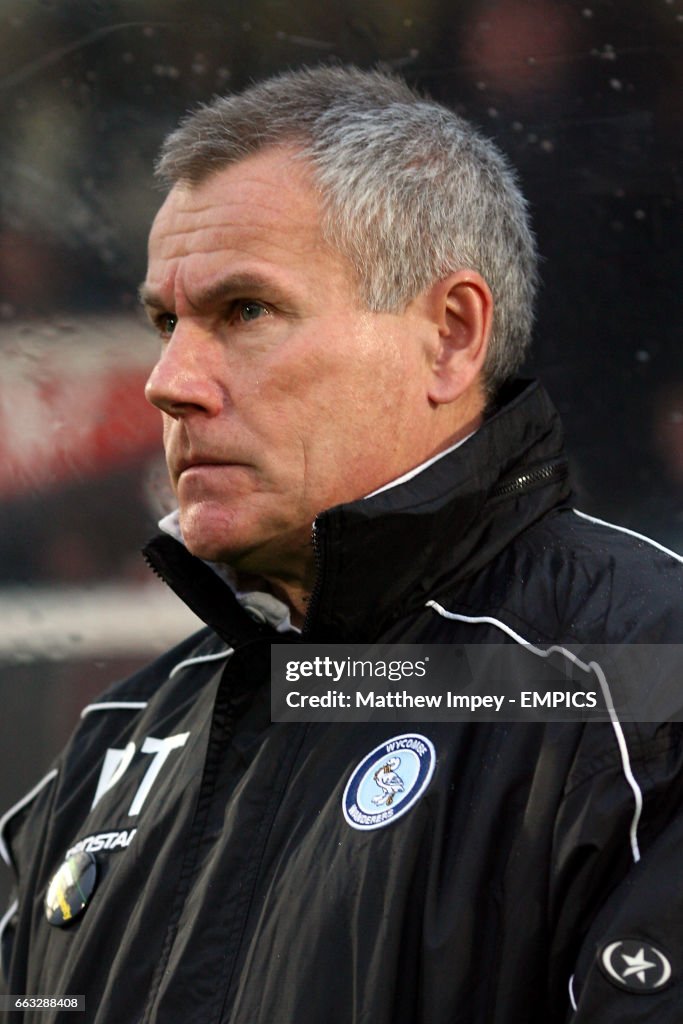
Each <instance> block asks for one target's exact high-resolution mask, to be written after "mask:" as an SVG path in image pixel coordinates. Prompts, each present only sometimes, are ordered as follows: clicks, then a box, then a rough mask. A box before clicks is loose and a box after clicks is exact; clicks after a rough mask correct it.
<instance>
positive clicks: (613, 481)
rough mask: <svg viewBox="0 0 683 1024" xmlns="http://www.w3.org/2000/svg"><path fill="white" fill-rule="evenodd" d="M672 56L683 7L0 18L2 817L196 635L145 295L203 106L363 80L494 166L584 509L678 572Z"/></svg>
mask: <svg viewBox="0 0 683 1024" xmlns="http://www.w3.org/2000/svg"><path fill="white" fill-rule="evenodd" d="M682 41H683V0H619V2H614V0H598V2H591V0H447V2H446V0H381V2H372V0H362V2H361V0H358V2H355V0H336V2H335V3H334V4H329V5H326V4H320V3H319V2H315V3H314V2H313V0H286V2H285V0H249V2H243V0H193V2H192V3H189V2H181V0H109V2H107V0H74V2H69V0H0V68H2V71H1V72H0V100H1V102H0V140H1V141H0V353H1V359H2V364H1V365H2V372H1V373H0V722H1V723H2V725H1V727H0V758H1V760H0V764H1V766H2V772H1V773H0V809H4V808H6V807H8V806H9V805H10V804H12V803H13V802H14V801H15V800H16V799H17V798H18V797H19V796H20V795H21V794H22V793H23V792H25V791H26V789H28V788H29V787H30V786H32V785H33V784H34V782H36V781H37V780H38V779H39V778H40V777H41V776H42V775H43V774H44V772H45V771H46V769H47V767H48V765H49V762H50V760H51V759H52V757H53V756H54V754H55V753H56V751H57V750H58V749H59V748H60V747H61V745H62V744H63V742H64V740H65V738H66V737H67V735H68V733H69V732H70V731H71V729H72V727H73V725H74V723H75V721H76V719H77V717H78V713H79V710H80V708H81V707H83V705H85V704H86V703H88V701H89V700H91V699H92V698H93V697H94V696H95V695H96V694H97V693H99V692H100V691H101V690H102V689H104V688H105V687H106V686H107V685H109V684H110V683H111V682H112V681H114V680H115V679H117V678H119V677H121V676H123V675H125V674H127V673H129V672H130V671H131V670H132V669H133V668H135V667H137V666H138V665H140V664H142V663H143V662H144V661H146V660H148V659H149V658H151V657H153V656H154V655H155V653H157V652H158V651H161V650H163V649H164V648H165V647H167V646H168V645H169V644H170V643H172V642H173V641H175V640H176V639H180V638H181V637H182V636H184V635H186V634H187V633H189V632H190V631H192V630H193V629H194V628H195V622H196V620H195V621H193V619H192V617H191V616H190V615H189V613H187V612H186V611H185V610H184V609H183V607H182V606H181V605H180V602H179V601H178V600H177V599H176V598H175V597H174V596H173V595H171V594H170V593H169V594H167V593H166V592H165V588H164V587H163V585H162V584H161V583H158V582H157V581H156V580H155V579H154V577H153V576H152V575H151V573H150V572H149V570H147V568H146V567H145V565H144V562H143V561H142V558H141V557H140V555H139V553H138V550H139V548H140V546H141V545H142V544H143V543H144V542H145V540H146V539H148V537H149V536H150V535H151V534H152V533H153V532H154V525H155V521H156V519H157V518H158V516H159V513H160V512H162V511H164V510H165V508H166V506H167V502H168V495H167V488H166V483H165V471H164V467H163V463H162V460H161V458H160V450H161V448H160V437H161V434H160V426H159V423H158V414H157V413H156V412H155V411H154V410H152V409H150V408H147V407H146V405H145V403H144V400H143V398H142V386H143V383H144V380H145V377H146V374H147V372H148V370H149V368H150V367H151V365H152V364H153V361H154V358H155V353H156V340H155V338H154V336H153V334H152V333H151V332H150V331H149V330H148V328H147V327H146V326H145V324H144V322H143V319H142V317H141V315H140V314H139V312H138V310H137V303H136V290H137V285H138V283H139V282H140V280H141V279H142V277H143V276H144V269H145V239H146V234H147V230H148V227H149V223H150V220H151V218H152V216H153V215H154V212H155V210H156V208H157V206H158V205H159V203H160V196H159V194H158V192H156V191H155V187H154V183H153V179H152V174H151V167H152V162H153V159H154V156H155V154H156V151H157V149H158V146H159V144H160V142H161V139H162V138H163V136H164V134H165V133H166V132H168V131H169V130H170V129H171V128H173V127H174V126H175V124H176V122H177V119H178V118H179V116H180V115H181V114H182V113H183V112H184V111H185V110H186V109H187V108H188V107H189V106H191V105H193V104H196V103H197V102H199V101H202V100H206V99H208V98H210V97H211V96H212V95H214V94H215V93H217V92H225V91H229V90H233V89H240V88H241V87H243V86H244V85H246V84H247V83H248V82H250V81H251V80H253V79H258V78H261V77H263V76H266V75H269V74H271V73H273V72H276V71H278V70H281V69H284V68H287V67H290V66H297V65H300V64H302V63H315V62H318V61H320V60H330V59H337V60H342V61H350V62H354V63H356V64H359V65H361V66H363V67H369V66H372V65H374V64H376V63H377V62H382V63H383V64H384V65H385V66H387V67H389V68H394V69H396V70H398V71H400V72H401V73H402V74H404V75H405V76H406V78H407V79H408V80H409V81H410V82H411V83H413V84H416V85H418V86H419V87H421V88H423V89H426V90H427V91H428V92H430V93H431V94H432V95H433V96H434V97H435V98H436V99H438V100H441V101H444V102H445V103H447V104H449V105H451V106H453V107H454V108H455V109H457V110H458V111H459V112H461V113H462V114H464V115H465V116H466V117H469V118H471V119H472V120H473V121H474V122H476V123H477V124H479V125H480V126H481V128H482V129H483V130H484V131H485V132H487V133H488V134H489V135H491V136H492V137H493V138H495V139H496V140H497V141H498V143H499V144H500V146H501V147H502V148H503V150H504V151H505V152H506V153H507V154H508V155H509V157H510V158H511V160H512V162H513V163H514V164H515V166H516V167H517V168H518V170H519V172H520V176H521V180H522V184H523V188H524V191H525V192H526V194H527V196H528V197H529V199H530V201H531V207H532V213H533V219H534V224H535V228H536V232H537V235H538V240H539V246H540V250H541V252H542V254H543V257H544V262H543V266H542V276H543V290H542V293H541V296H540V305H539V311H538V323H537V332H536V347H535V352H534V357H533V361H532V363H531V364H530V367H529V369H530V371H532V372H534V373H539V374H540V375H541V376H542V377H543V378H544V380H545V382H546V384H547V386H548V387H549V389H550V392H551V394H552V395H553V397H554V399H555V401H556V403H557V405H558V406H559V408H560V411H561V412H562V414H563V416H564V419H565V423H566V428H567V434H568V438H569V444H570V449H571V452H572V453H573V465H574V474H575V479H576V483H577V489H578V491H579V503H580V507H581V508H582V509H583V510H585V511H587V512H589V513H592V514H594V515H598V516H601V517H603V518H607V519H612V520H616V521H618V522H621V523H623V524H624V525H626V526H628V527H631V528H633V529H635V530H639V531H643V532H645V533H647V534H649V535H651V536H653V537H655V538H657V539H658V540H660V541H661V542H662V543H664V544H666V545H669V546H671V547H673V548H675V549H679V550H683V358H682V356H681V326H680V325H681V295H682V284H683V274H682V270H683V267H682V263H683V248H682V246H681V205H682V199H683V195H682V165H681V159H680V158H681V139H682V138H683V90H682V86H683V59H682V58H683V45H682ZM5 874H6V873H5V872H3V878H2V883H0V908H1V907H2V905H4V895H5V892H6V888H2V887H1V885H2V884H4V882H5V879H4V875H5Z"/></svg>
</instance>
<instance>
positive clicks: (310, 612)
mask: <svg viewBox="0 0 683 1024" xmlns="http://www.w3.org/2000/svg"><path fill="white" fill-rule="evenodd" d="M320 537H321V527H320V524H319V523H318V520H317V519H314V520H313V525H312V526H311V543H312V545H313V558H314V561H315V579H314V581H313V589H312V590H311V596H310V597H309V599H308V608H307V610H306V616H305V618H304V624H303V626H302V627H301V635H302V637H304V636H306V635H307V634H308V633H309V632H310V629H311V624H312V622H313V619H314V618H315V612H316V606H317V605H318V603H319V601H320V593H321V591H322V589H323V555H322V549H321V543H320Z"/></svg>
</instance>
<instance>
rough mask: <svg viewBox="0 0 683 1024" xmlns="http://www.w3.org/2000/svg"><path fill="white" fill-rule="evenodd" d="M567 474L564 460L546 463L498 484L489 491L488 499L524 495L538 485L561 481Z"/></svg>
mask: <svg viewBox="0 0 683 1024" xmlns="http://www.w3.org/2000/svg"><path fill="white" fill-rule="evenodd" d="M568 472H569V468H568V464H567V460H566V459H560V460H559V461H557V462H548V463H546V465H545V466H539V467H538V469H530V470H528V471H527V472H526V473H520V474H519V476H516V477H515V478H514V479H512V480H508V481H507V482H506V483H502V484H499V485H498V487H496V488H494V490H493V491H491V494H490V497H491V498H501V497H503V496H506V497H508V496H510V495H512V494H524V493H525V492H526V491H529V490H531V489H532V488H533V487H535V486H537V485H538V484H547V483H552V482H554V481H557V480H563V479H564V478H565V477H566V476H567V474H568Z"/></svg>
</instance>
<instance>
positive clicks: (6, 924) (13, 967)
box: [0, 767, 59, 992]
mask: <svg viewBox="0 0 683 1024" xmlns="http://www.w3.org/2000/svg"><path fill="white" fill-rule="evenodd" d="M58 774H59V770H58V768H56V767H53V768H51V770H50V771H49V772H48V773H47V774H46V775H45V776H43V778H42V779H41V780H40V781H39V782H38V783H37V784H36V785H35V786H34V787H33V788H32V789H31V790H30V791H29V792H28V793H26V794H25V795H24V796H23V797H22V798H21V799H20V800H18V801H17V803H15V804H14V806H13V807H10V809H9V810H8V811H6V812H5V814H3V816H2V818H0V856H1V857H2V860H3V861H4V863H5V865H6V866H7V868H8V869H10V870H11V871H12V873H13V875H14V888H13V890H12V893H11V896H10V901H9V906H8V907H7V909H6V911H5V912H4V914H3V915H2V918H0V952H1V954H2V974H3V977H4V979H5V982H6V983H8V984H9V983H11V984H13V985H15V986H16V984H17V982H18V981H19V979H20V978H21V966H20V961H21V960H22V959H25V957H22V955H21V951H19V950H17V953H19V956H18V957H14V954H15V940H16V937H17V931H18V928H19V922H20V918H21V916H22V914H21V911H22V906H23V903H24V902H25V899H29V900H30V898H31V895H30V893H31V879H30V875H31V874H32V872H33V871H34V870H35V867H34V865H35V862H36V861H37V860H39V856H38V855H39V853H40V851H41V850H42V849H43V847H44V844H45V836H46V832H47V829H48V827H49V820H50V814H51V808H52V803H53V798H54V794H55V790H56V785H55V782H56V779H57V777H58ZM25 894H26V895H25ZM27 916H28V915H24V917H25V918H26V917H27ZM13 959H14V960H15V963H13ZM17 968H18V969H17ZM13 991H16V992H20V991H23V989H21V988H16V987H14V989H13Z"/></svg>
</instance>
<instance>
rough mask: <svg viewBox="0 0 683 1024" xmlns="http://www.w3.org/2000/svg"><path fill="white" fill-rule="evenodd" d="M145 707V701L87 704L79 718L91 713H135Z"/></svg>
mask: <svg viewBox="0 0 683 1024" xmlns="http://www.w3.org/2000/svg"><path fill="white" fill-rule="evenodd" d="M146 707H147V701H146V700H105V701H101V702H100V703H99V704H87V705H86V706H85V707H84V708H83V710H82V711H81V718H85V716H86V715H89V714H90V712H91V711H115V710H119V711H121V710H125V711H137V710H139V709H140V708H146Z"/></svg>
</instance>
